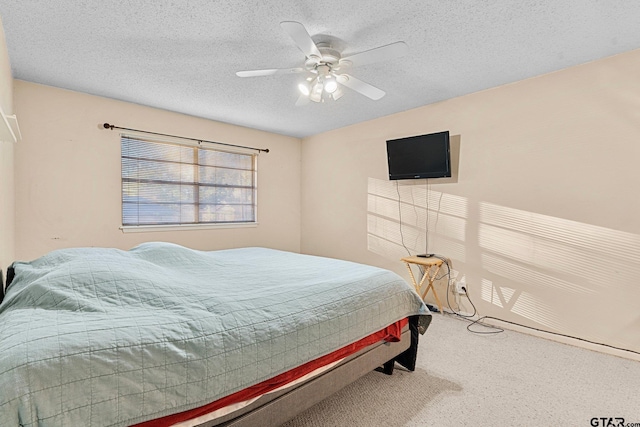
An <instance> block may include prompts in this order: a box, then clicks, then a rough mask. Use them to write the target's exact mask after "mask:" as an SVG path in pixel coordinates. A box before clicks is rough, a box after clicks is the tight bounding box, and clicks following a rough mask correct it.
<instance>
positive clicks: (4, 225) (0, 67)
mask: <svg viewBox="0 0 640 427" xmlns="http://www.w3.org/2000/svg"><path fill="white" fill-rule="evenodd" d="M0 107H2V110H3V111H4V112H5V114H9V115H11V114H13V113H14V111H13V78H12V77H11V65H10V63H9V53H8V52H7V47H6V44H5V38H4V30H3V28H2V22H1V21H0ZM13 150H14V143H13V142H5V141H0V269H2V270H3V272H6V269H7V266H8V265H9V264H10V263H11V262H12V261H13V257H14V249H15V240H14V227H15V224H14V220H15V216H14V186H13Z"/></svg>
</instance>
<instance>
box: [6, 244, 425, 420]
mask: <svg viewBox="0 0 640 427" xmlns="http://www.w3.org/2000/svg"><path fill="white" fill-rule="evenodd" d="M12 269H13V271H14V273H15V274H14V278H13V281H12V282H11V284H10V286H8V287H7V292H6V296H5V299H4V301H3V302H2V304H1V305H0V348H2V349H3V355H2V356H3V357H2V359H1V360H0V419H2V420H3V422H4V423H6V425H22V426H35V425H39V426H49V425H51V426H65V425H66V426H72V425H87V426H126V425H132V424H136V423H141V422H144V421H148V420H153V419H156V418H161V417H164V416H167V415H171V414H174V413H177V412H183V411H187V410H190V409H193V408H198V407H201V406H203V405H206V404H208V403H210V402H214V401H216V400H218V399H221V398H223V397H225V396H228V395H231V394H233V393H236V392H238V391H239V390H243V389H245V388H247V387H250V386H252V385H255V384H259V383H261V382H263V381H265V380H268V379H270V378H273V377H276V376H277V375H280V374H282V373H284V372H287V371H289V370H291V369H293V368H295V367H297V366H300V365H302V364H304V363H307V362H309V361H311V360H314V359H317V358H319V357H322V356H324V355H326V354H329V353H331V352H333V351H335V350H337V349H339V348H341V347H343V346H345V345H348V344H349V343H353V342H355V341H358V340H360V339H362V338H363V337H366V336H367V335H369V334H371V333H373V332H375V331H378V330H380V329H382V328H384V327H386V326H387V325H390V324H392V323H394V322H396V321H398V320H400V319H402V318H405V317H407V316H412V315H421V316H428V315H429V313H428V310H427V309H426V307H425V306H424V304H423V303H422V300H421V299H420V297H419V296H418V295H417V294H416V293H415V291H414V290H413V289H412V288H411V287H410V286H409V285H408V284H407V283H406V282H405V281H404V280H403V279H402V278H400V277H399V276H397V275H396V274H395V273H392V272H390V271H387V270H383V269H379V268H375V267H371V266H365V265H361V264H355V263H350V262H346V261H340V260H333V259H327V258H321V257H312V256H307V255H300V254H293V253H288V252H283V251H276V250H271V249H266V248H243V249H230V250H223V251H211V252H205V251H195V250H192V249H188V248H184V247H181V246H178V245H173V244H168V243H157V242H155V243H145V244H143V245H140V246H138V247H136V248H134V249H131V250H129V251H121V250H117V249H107V248H76V249H63V250H59V251H54V252H52V253H50V254H48V255H45V256H44V257H42V258H39V259H37V260H34V261H32V262H17V263H14V264H13V265H12Z"/></svg>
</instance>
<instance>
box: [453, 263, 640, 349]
mask: <svg viewBox="0 0 640 427" xmlns="http://www.w3.org/2000/svg"><path fill="white" fill-rule="evenodd" d="M447 267H448V264H447ZM462 289H463V290H464V294H465V296H466V297H467V299H468V300H469V303H471V306H472V307H473V314H472V315H463V314H460V313H458V312H456V311H455V310H453V309H452V308H451V304H450V303H449V287H448V286H447V304H448V305H449V309H450V310H451V312H452V313H453V314H455V315H456V316H457V317H461V318H463V319H464V320H466V321H467V322H471V323H470V324H469V325H467V330H468V331H469V332H471V333H473V334H479V335H493V334H499V333H501V332H504V329H502V328H500V327H498V326H494V325H489V324H486V323H482V321H483V320H486V319H491V320H497V321H499V322H504V323H509V324H510V325H515V326H520V327H522V328H526V329H531V330H533V331H537V332H544V333H547V334H551V335H556V336H559V337H564V338H571V339H574V340H578V341H582V342H587V343H589V344H595V345H600V346H603V347H608V348H612V349H615V350H620V351H626V352H629V353H634V354H640V352H639V351H635V350H629V349H628V348H622V347H616V346H613V345H609V344H604V343H601V342H596V341H591V340H588V339H585V338H579V337H574V336H573V335H567V334H561V333H559V332H551V331H547V330H544V329H540V328H535V327H533V326H527V325H523V324H521V323H517V322H512V321H510V320H504V319H500V318H499V317H493V316H482V317H480V318H478V319H476V320H473V321H471V320H470V319H469V318H470V317H474V316H475V315H476V314H477V312H478V311H477V309H476V306H475V304H473V301H471V297H470V296H469V292H467V288H465V287H463V288H462ZM447 314H449V313H447ZM474 325H480V326H482V327H484V328H488V329H494V331H477V330H476V331H474V330H472V329H471V328H472V327H473V326H474Z"/></svg>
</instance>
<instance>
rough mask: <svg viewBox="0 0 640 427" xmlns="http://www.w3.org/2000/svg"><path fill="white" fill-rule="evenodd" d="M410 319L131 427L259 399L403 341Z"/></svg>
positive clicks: (162, 426)
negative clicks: (380, 345)
mask: <svg viewBox="0 0 640 427" xmlns="http://www.w3.org/2000/svg"><path fill="white" fill-rule="evenodd" d="M408 321H409V320H408V319H406V318H405V319H402V320H399V321H397V322H396V323H393V324H391V325H389V326H387V327H386V328H384V329H381V330H380V331H378V332H374V333H373V334H371V335H368V336H366V337H364V338H362V339H361V340H359V341H356V342H354V343H352V344H349V345H347V346H345V347H342V348H341V349H338V350H336V351H334V352H333V353H329V354H327V355H325V356H322V357H319V358H317V359H315V360H312V361H310V362H307V363H305V364H304V365H301V366H298V367H297V368H294V369H291V370H290V371H287V372H284V373H282V374H280V375H278V376H275V377H273V378H271V379H268V380H266V381H263V382H261V383H258V384H256V385H253V386H251V387H248V388H245V389H244V390H240V391H237V392H235V393H233V394H230V395H228V396H226V397H223V398H221V399H218V400H216V401H214V402H211V403H208V404H206V405H204V406H200V407H199V408H195V409H190V410H188V411H184V412H180V413H178V414H173V415H167V416H166V417H162V418H158V419H155V420H150V421H145V422H142V423H138V424H135V425H134V426H132V427H168V426H171V425H173V424H176V423H179V422H182V421H187V420H190V419H192V418H196V417H200V416H202V415H205V414H208V413H209V412H212V411H215V410H217V409H220V408H224V407H225V406H228V405H231V404H234V403H238V402H242V401H245V400H248V399H251V398H254V397H256V396H261V395H263V394H265V393H268V392H270V391H272V390H275V389H277V388H279V387H282V386H284V385H286V384H288V383H290V382H292V381H295V380H297V379H298V378H300V377H302V376H304V375H306V374H308V373H309V372H312V371H314V370H316V369H318V368H321V367H322V366H325V365H328V364H329V363H332V362H335V361H337V360H340V359H343V358H345V357H347V356H350V355H352V354H354V353H356V352H358V351H360V350H362V349H363V348H365V347H367V346H369V345H371V344H375V343H377V342H379V341H386V342H397V341H400V336H401V335H402V328H404V327H405V326H406V325H407V323H408Z"/></svg>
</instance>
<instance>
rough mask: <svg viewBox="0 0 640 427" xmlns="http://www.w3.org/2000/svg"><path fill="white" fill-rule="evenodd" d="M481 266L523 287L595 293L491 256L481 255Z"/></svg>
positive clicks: (590, 289) (575, 284) (566, 281)
mask: <svg viewBox="0 0 640 427" xmlns="http://www.w3.org/2000/svg"><path fill="white" fill-rule="evenodd" d="M482 265H483V267H484V268H485V269H486V270H487V271H489V272H491V273H493V274H497V275H499V276H501V277H504V278H506V279H508V280H512V281H515V282H518V283H520V284H523V285H525V286H534V287H549V288H555V289H557V290H561V291H564V292H568V293H575V294H596V293H597V292H596V291H595V290H594V289H592V288H589V287H587V286H583V285H580V284H577V283H573V282H570V281H568V280H563V279H561V278H559V277H556V276H552V275H550V274H546V273H543V272H541V271H539V270H533V269H531V268H528V267H526V266H523V265H520V264H517V263H514V262H511V261H509V260H506V259H504V258H501V257H497V256H494V255H491V254H486V253H484V254H482Z"/></svg>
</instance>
